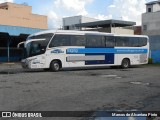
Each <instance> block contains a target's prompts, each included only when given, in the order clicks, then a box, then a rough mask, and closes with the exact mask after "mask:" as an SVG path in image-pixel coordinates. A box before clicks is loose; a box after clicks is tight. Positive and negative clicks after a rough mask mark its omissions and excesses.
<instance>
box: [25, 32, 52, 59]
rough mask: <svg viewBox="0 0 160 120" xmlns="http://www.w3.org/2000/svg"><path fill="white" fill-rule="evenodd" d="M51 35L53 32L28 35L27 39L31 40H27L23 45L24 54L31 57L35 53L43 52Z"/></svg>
mask: <svg viewBox="0 0 160 120" xmlns="http://www.w3.org/2000/svg"><path fill="white" fill-rule="evenodd" d="M52 36H53V34H52V33H49V34H42V35H37V36H31V37H28V38H27V41H29V40H31V41H30V42H28V43H27V44H26V46H25V56H26V57H32V56H35V55H40V54H44V53H45V51H46V47H47V45H48V43H49V41H50V39H51V38H52Z"/></svg>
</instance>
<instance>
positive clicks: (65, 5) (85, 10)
mask: <svg viewBox="0 0 160 120" xmlns="http://www.w3.org/2000/svg"><path fill="white" fill-rule="evenodd" d="M150 1H153V0H0V3H3V2H13V3H17V4H24V3H25V4H27V5H29V6H32V13H34V14H40V15H46V16H48V27H49V28H50V29H53V28H60V27H62V18H64V17H69V16H77V15H83V16H87V17H91V18H96V19H100V20H107V19H116V20H126V21H135V22H136V23H137V25H141V14H142V13H144V12H145V10H146V6H145V3H147V2H150Z"/></svg>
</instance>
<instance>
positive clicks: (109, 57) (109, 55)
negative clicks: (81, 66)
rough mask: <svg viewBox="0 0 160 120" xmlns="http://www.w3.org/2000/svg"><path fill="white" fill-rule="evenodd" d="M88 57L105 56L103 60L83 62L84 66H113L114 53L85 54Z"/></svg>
mask: <svg viewBox="0 0 160 120" xmlns="http://www.w3.org/2000/svg"><path fill="white" fill-rule="evenodd" d="M89 55H105V60H90V61H85V65H96V64H114V53H106V54H85V56H89Z"/></svg>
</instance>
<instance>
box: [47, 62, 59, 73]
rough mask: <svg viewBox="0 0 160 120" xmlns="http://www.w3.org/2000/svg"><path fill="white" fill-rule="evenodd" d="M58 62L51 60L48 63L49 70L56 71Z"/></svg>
mask: <svg viewBox="0 0 160 120" xmlns="http://www.w3.org/2000/svg"><path fill="white" fill-rule="evenodd" d="M60 68H61V67H60V63H59V62H58V61H52V62H51V65H50V70H51V71H53V72H58V71H59V70H60Z"/></svg>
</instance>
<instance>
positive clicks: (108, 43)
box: [105, 36, 115, 47]
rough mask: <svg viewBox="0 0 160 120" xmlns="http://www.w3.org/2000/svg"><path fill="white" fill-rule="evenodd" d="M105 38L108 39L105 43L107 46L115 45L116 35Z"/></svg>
mask: <svg viewBox="0 0 160 120" xmlns="http://www.w3.org/2000/svg"><path fill="white" fill-rule="evenodd" d="M105 39H106V43H105V45H106V47H114V46H115V40H114V37H112V36H106V37H105Z"/></svg>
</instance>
